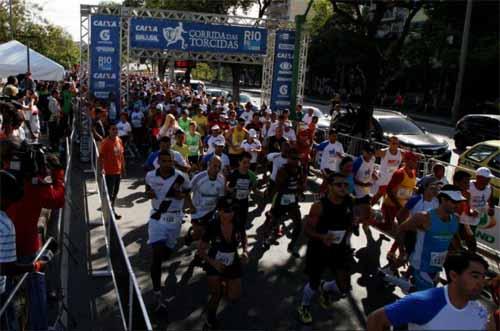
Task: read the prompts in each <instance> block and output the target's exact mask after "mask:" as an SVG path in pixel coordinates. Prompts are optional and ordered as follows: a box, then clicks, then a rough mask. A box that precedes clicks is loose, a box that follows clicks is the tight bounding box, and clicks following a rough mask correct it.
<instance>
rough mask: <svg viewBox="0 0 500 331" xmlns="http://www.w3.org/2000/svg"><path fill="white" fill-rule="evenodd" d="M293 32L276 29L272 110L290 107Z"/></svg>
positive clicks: (293, 45) (293, 46)
mask: <svg viewBox="0 0 500 331" xmlns="http://www.w3.org/2000/svg"><path fill="white" fill-rule="evenodd" d="M294 48H295V32H294V31H289V30H281V31H276V44H275V52H274V69H273V84H272V89H271V102H270V107H271V109H272V110H274V111H275V110H281V109H286V108H290V104H291V97H292V76H293V75H292V69H293V50H294Z"/></svg>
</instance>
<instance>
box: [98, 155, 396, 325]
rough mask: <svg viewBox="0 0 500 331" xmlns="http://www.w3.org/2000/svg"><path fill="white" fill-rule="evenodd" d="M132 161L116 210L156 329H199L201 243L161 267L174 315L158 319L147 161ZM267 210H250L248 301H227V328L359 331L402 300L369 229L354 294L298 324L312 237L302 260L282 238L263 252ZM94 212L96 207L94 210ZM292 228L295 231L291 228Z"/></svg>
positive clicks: (358, 240)
mask: <svg viewBox="0 0 500 331" xmlns="http://www.w3.org/2000/svg"><path fill="white" fill-rule="evenodd" d="M129 162H130V163H129V167H128V169H131V172H130V173H129V174H128V176H127V177H126V178H125V179H123V180H122V185H121V188H120V193H119V195H118V200H117V204H116V205H117V210H118V212H119V213H120V214H122V215H123V218H122V219H121V220H120V221H119V227H120V231H121V233H122V238H123V241H124V243H125V246H126V249H127V252H128V254H129V257H130V261H131V264H132V267H133V269H134V271H135V274H136V276H137V279H138V283H139V286H140V287H141V289H142V291H143V296H144V300H145V303H146V305H147V307H148V309H149V312H150V316H151V319H152V322H153V324H154V326H155V329H156V328H160V329H163V328H165V327H167V326H168V329H172V330H198V329H201V327H202V324H203V312H204V305H205V303H206V300H207V286H206V277H205V273H204V271H203V270H202V269H201V268H198V267H196V268H194V267H193V266H192V265H191V262H192V259H193V254H194V252H195V250H196V245H195V244H193V245H192V246H190V247H186V246H184V247H180V248H179V249H178V250H177V252H176V253H175V254H174V256H173V257H172V258H171V259H170V260H169V261H167V262H165V263H164V264H163V278H162V282H164V284H165V288H164V290H165V294H166V297H167V298H168V301H169V304H168V314H154V313H153V310H152V309H153V308H154V298H153V295H152V284H151V280H150V276H149V266H150V262H151V249H150V247H149V246H148V245H147V217H148V215H149V213H148V212H149V208H150V202H149V201H147V200H146V199H144V197H143V192H144V182H143V178H144V172H143V171H142V170H141V164H142V162H134V161H131V160H130V161H129ZM311 189H312V191H316V190H317V183H316V182H315V181H314V180H313V178H311V181H310V188H309V190H308V191H306V192H305V194H306V200H305V201H304V202H303V203H301V212H302V215H303V216H305V215H306V214H307V213H308V211H309V208H310V206H311V204H312V201H313V197H314V195H313V193H312V191H311ZM269 208H270V205H269V204H267V205H266V206H265V208H263V207H262V206H259V205H256V204H254V205H253V206H251V208H250V215H249V216H250V218H249V219H250V223H251V228H250V229H249V230H248V232H247V234H248V237H249V250H250V262H249V264H248V265H246V266H245V268H244V274H243V278H242V283H243V295H242V298H241V300H240V301H239V302H238V303H237V304H235V305H232V304H227V303H225V302H222V303H221V305H220V307H219V317H220V320H221V323H222V325H221V328H222V329H224V330H249V329H252V330H295V329H300V330H312V329H314V330H331V329H336V330H360V329H364V326H365V319H366V316H367V314H369V313H370V312H371V311H373V310H374V309H376V308H378V307H380V306H382V305H384V304H386V303H389V302H392V301H393V300H394V299H395V298H396V295H401V293H400V292H399V291H398V290H396V291H395V290H394V289H393V288H391V287H386V286H385V285H384V282H383V281H382V280H381V279H380V278H379V277H377V275H376V274H377V270H378V268H379V267H380V265H385V264H386V260H385V252H386V251H387V250H388V248H389V246H390V240H389V239H388V238H385V236H383V235H382V236H381V234H380V233H379V232H378V231H376V230H371V231H370V234H369V236H368V237H367V236H366V235H365V234H364V233H363V231H361V234H360V236H359V237H353V239H352V246H353V247H354V248H356V249H357V251H356V257H355V260H356V265H355V267H354V274H353V276H352V279H351V284H352V287H353V290H352V292H351V295H350V296H349V297H348V298H345V299H342V300H340V301H338V302H337V303H336V304H335V309H334V310H333V311H324V310H322V309H321V308H320V307H319V305H317V304H316V305H314V308H313V314H314V319H315V320H314V323H313V324H312V325H311V326H302V325H301V324H300V323H298V321H297V314H296V307H297V304H298V303H299V302H300V298H301V291H302V287H303V286H304V283H305V282H306V280H307V279H306V277H305V275H304V273H303V269H304V256H305V252H306V247H305V244H306V239H305V238H301V248H300V250H299V253H300V256H301V257H300V258H294V257H292V256H291V255H290V254H289V253H288V252H287V250H286V246H287V244H288V242H289V238H288V237H287V236H285V237H282V238H281V239H280V240H279V245H275V246H271V248H270V249H268V250H266V249H263V248H262V245H261V244H260V242H258V241H257V239H256V232H257V230H258V229H259V227H260V226H261V225H262V224H263V222H264V219H265V217H264V212H265V211H266V210H268V209H269ZM89 209H92V206H91V205H90V204H89ZM189 225H190V223H189V218H187V221H186V223H185V224H183V228H182V230H183V234H184V233H185V232H186V231H187V230H188V228H189ZM287 225H288V226H289V227H291V224H290V222H288V223H287ZM289 230H291V229H289ZM325 277H326V278H330V277H331V275H328V274H326V275H325Z"/></svg>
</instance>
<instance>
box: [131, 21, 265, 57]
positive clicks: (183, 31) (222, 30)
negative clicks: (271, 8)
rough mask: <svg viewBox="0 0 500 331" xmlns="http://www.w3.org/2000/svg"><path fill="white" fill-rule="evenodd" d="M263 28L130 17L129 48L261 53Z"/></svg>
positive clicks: (262, 49) (263, 47)
mask: <svg viewBox="0 0 500 331" xmlns="http://www.w3.org/2000/svg"><path fill="white" fill-rule="evenodd" d="M266 44H267V30H266V29H264V28H251V27H242V26H226V25H215V24H207V23H193V22H183V21H176V20H161V19H154V18H131V19H130V47H132V48H144V49H164V50H180V51H186V52H212V53H240V54H265V53H266V46H267V45H266Z"/></svg>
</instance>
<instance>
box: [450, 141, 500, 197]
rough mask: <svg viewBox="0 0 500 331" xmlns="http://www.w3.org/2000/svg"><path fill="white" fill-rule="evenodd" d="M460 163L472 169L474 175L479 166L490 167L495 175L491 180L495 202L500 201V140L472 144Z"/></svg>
mask: <svg viewBox="0 0 500 331" xmlns="http://www.w3.org/2000/svg"><path fill="white" fill-rule="evenodd" d="M458 165H459V166H462V167H464V168H468V169H471V174H473V175H474V170H476V169H477V168H479V167H488V168H489V169H490V170H491V173H492V174H493V175H494V176H495V178H493V179H492V180H491V186H492V188H493V200H494V201H495V204H497V203H498V200H499V198H500V140H488V141H483V142H480V143H478V144H476V145H474V146H472V147H471V148H470V149H468V150H467V151H466V152H464V153H462V155H460V157H459V158H458Z"/></svg>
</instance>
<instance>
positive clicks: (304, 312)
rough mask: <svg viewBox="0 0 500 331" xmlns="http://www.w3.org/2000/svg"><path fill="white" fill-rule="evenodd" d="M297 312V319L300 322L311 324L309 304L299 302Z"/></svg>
mask: <svg viewBox="0 0 500 331" xmlns="http://www.w3.org/2000/svg"><path fill="white" fill-rule="evenodd" d="M297 313H298V314H299V321H300V322H301V323H302V324H311V323H312V315H311V310H310V307H309V306H306V305H303V304H301V305H300V306H299V308H297Z"/></svg>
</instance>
